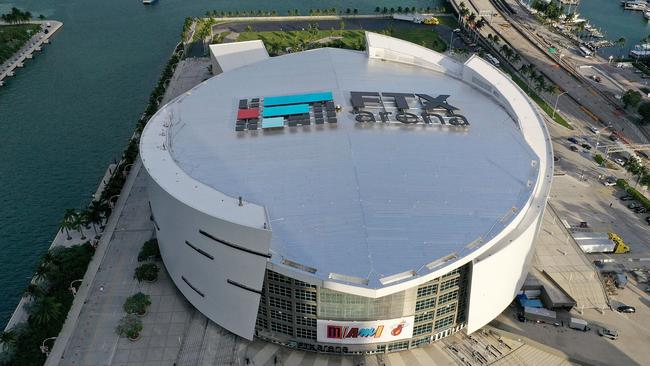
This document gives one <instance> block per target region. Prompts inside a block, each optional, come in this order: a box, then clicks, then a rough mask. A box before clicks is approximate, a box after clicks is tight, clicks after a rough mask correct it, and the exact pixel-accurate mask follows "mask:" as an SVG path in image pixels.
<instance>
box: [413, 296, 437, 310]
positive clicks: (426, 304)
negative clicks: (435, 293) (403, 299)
mask: <svg viewBox="0 0 650 366" xmlns="http://www.w3.org/2000/svg"><path fill="white" fill-rule="evenodd" d="M435 305H436V298H435V297H432V298H430V299H424V300H418V301H417V302H416V303H415V311H420V310H425V309H430V308H432V307H434V306H435Z"/></svg>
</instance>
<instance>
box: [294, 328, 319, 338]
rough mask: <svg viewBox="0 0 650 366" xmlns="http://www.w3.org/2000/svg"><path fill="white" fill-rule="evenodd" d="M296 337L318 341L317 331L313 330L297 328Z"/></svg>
mask: <svg viewBox="0 0 650 366" xmlns="http://www.w3.org/2000/svg"><path fill="white" fill-rule="evenodd" d="M296 336H297V337H298V338H305V339H312V340H316V331H315V330H312V329H302V328H296Z"/></svg>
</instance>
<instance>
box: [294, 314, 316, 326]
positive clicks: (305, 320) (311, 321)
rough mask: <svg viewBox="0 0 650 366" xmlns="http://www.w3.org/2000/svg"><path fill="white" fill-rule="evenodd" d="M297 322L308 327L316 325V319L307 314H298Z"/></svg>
mask: <svg viewBox="0 0 650 366" xmlns="http://www.w3.org/2000/svg"><path fill="white" fill-rule="evenodd" d="M296 324H298V325H304V326H306V327H316V319H314V318H307V317H305V316H296Z"/></svg>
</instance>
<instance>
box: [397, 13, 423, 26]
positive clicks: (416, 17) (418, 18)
mask: <svg viewBox="0 0 650 366" xmlns="http://www.w3.org/2000/svg"><path fill="white" fill-rule="evenodd" d="M393 19H395V20H405V21H407V22H413V23H416V24H421V23H422V22H424V19H425V18H424V16H422V15H421V14H393Z"/></svg>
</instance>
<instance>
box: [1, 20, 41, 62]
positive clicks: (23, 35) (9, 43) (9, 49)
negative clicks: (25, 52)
mask: <svg viewBox="0 0 650 366" xmlns="http://www.w3.org/2000/svg"><path fill="white" fill-rule="evenodd" d="M39 29H40V26H39V25H37V24H18V25H0V64H1V63H3V62H5V61H7V59H8V58H9V57H11V56H12V55H13V54H14V53H16V51H18V50H19V49H20V47H22V46H23V45H24V44H25V43H27V41H29V39H30V38H31V37H32V35H33V34H34V33H35V32H37V31H38V30H39Z"/></svg>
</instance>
